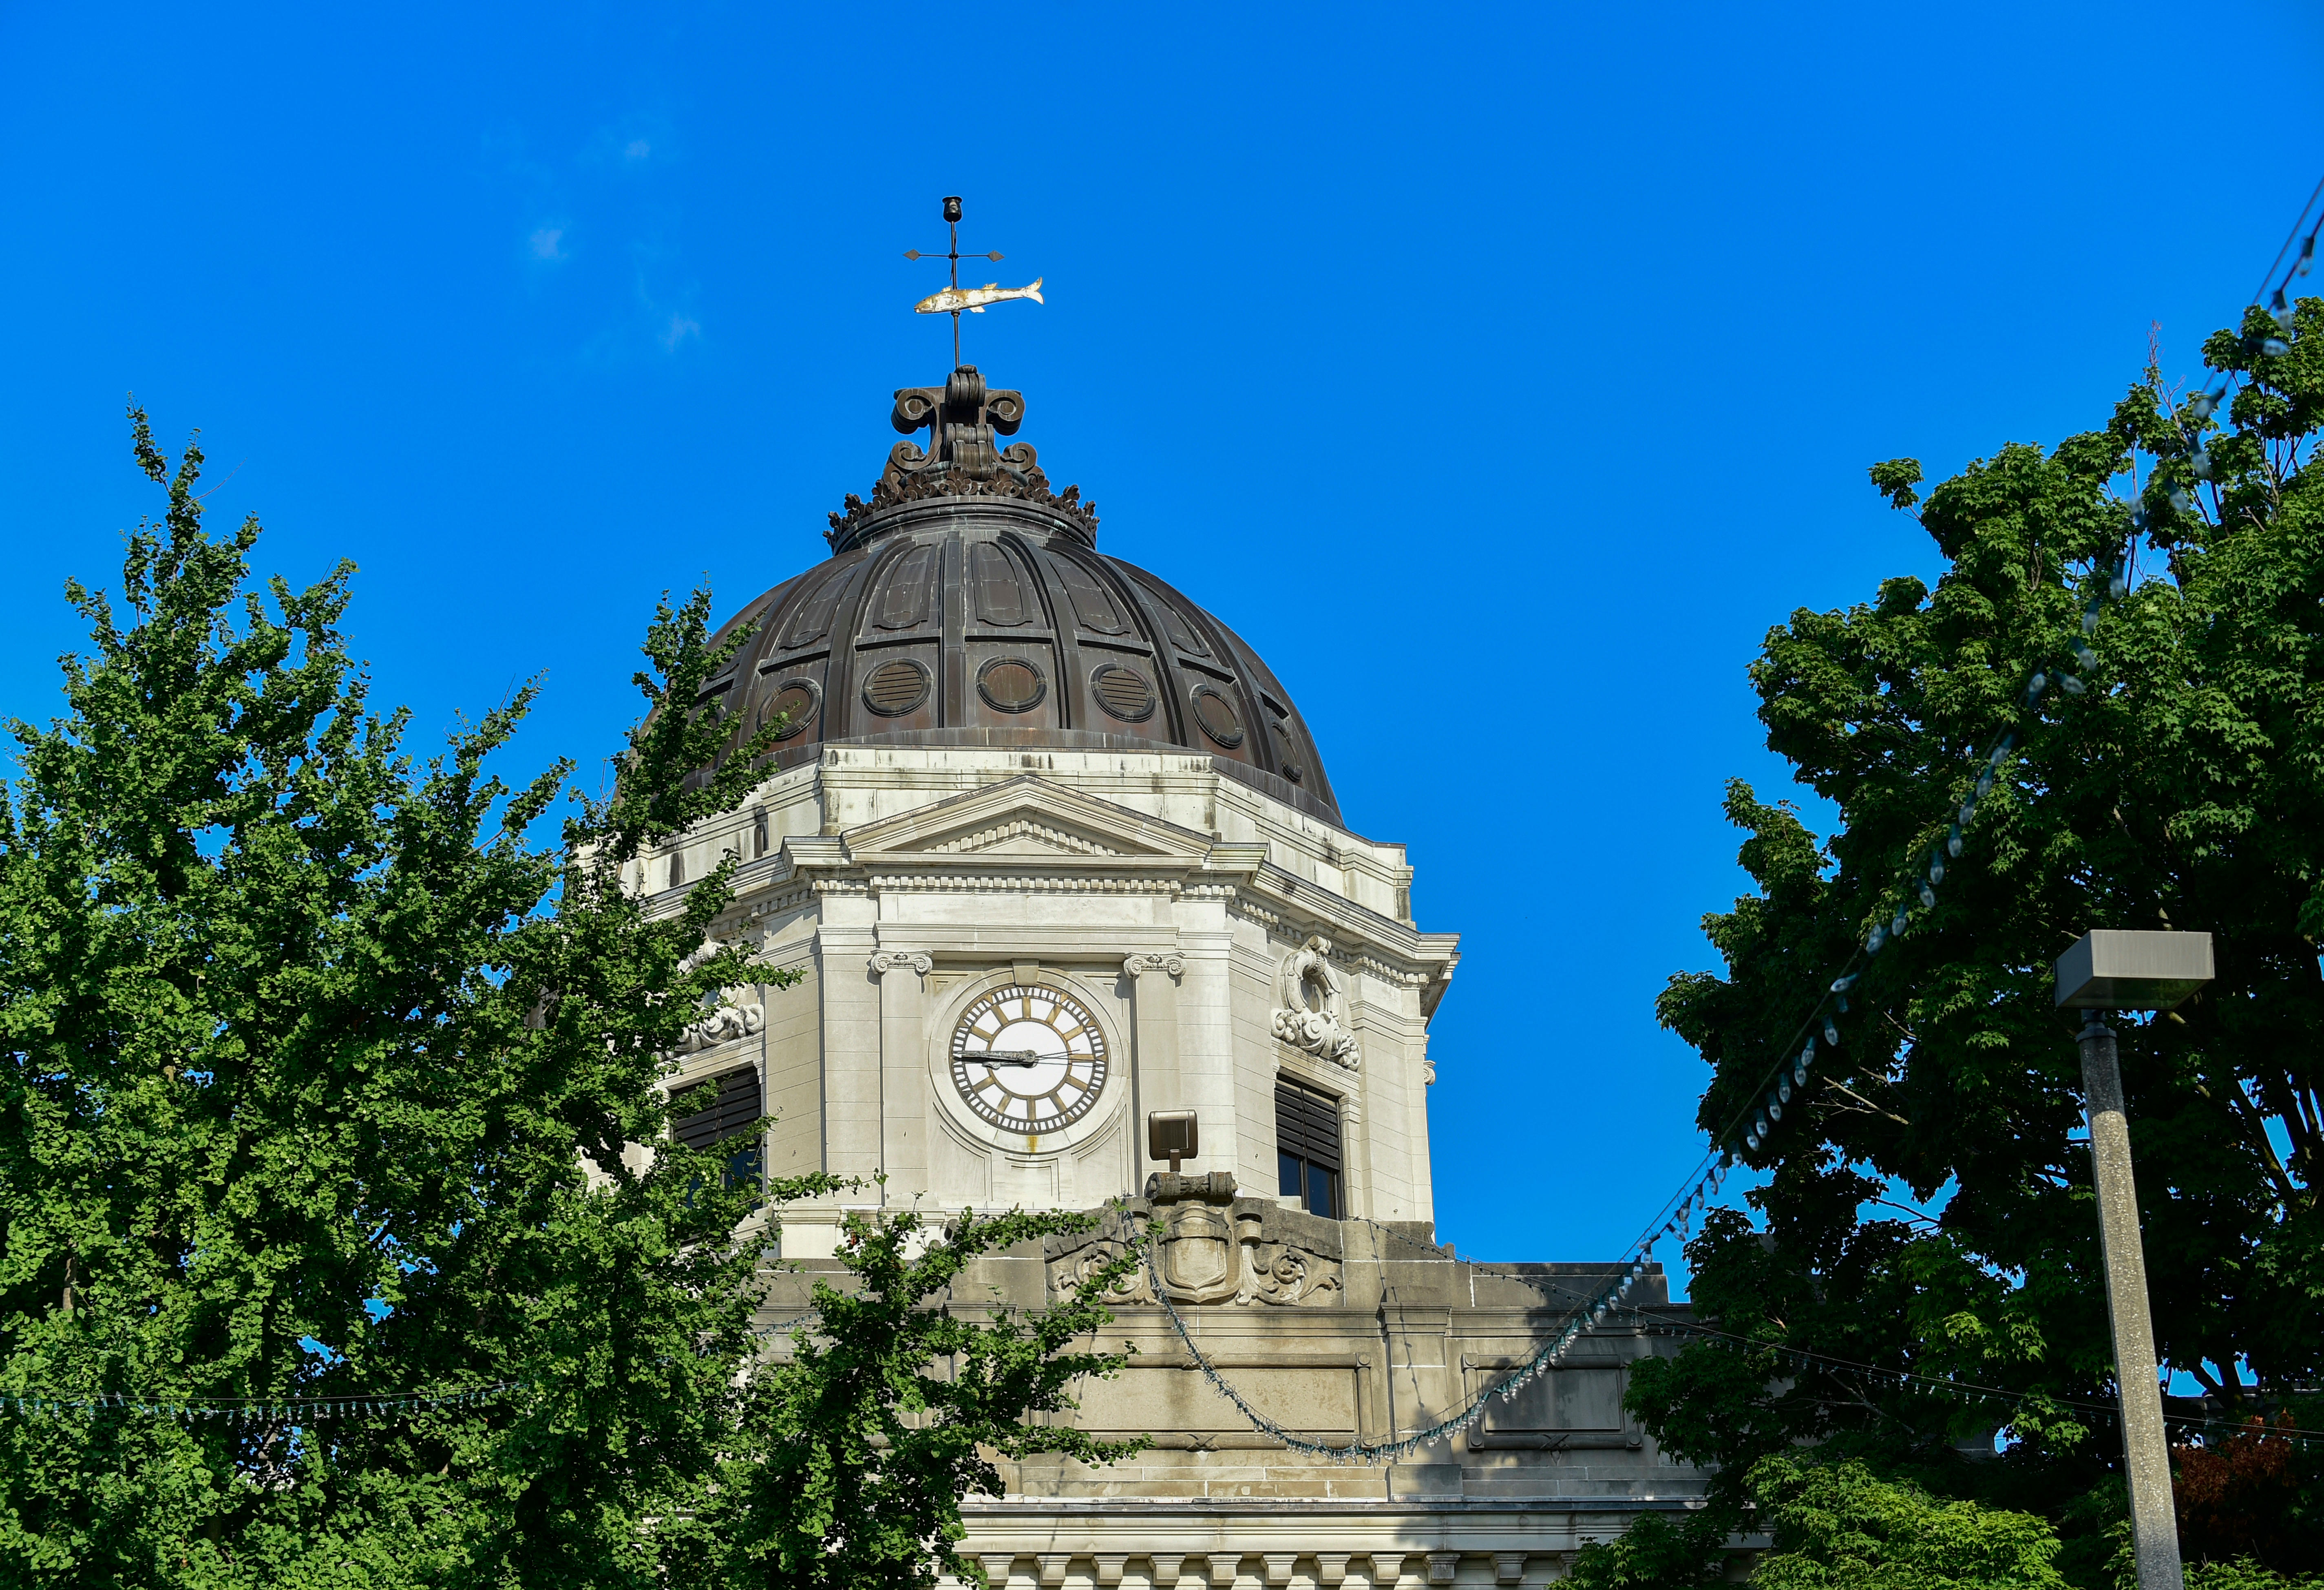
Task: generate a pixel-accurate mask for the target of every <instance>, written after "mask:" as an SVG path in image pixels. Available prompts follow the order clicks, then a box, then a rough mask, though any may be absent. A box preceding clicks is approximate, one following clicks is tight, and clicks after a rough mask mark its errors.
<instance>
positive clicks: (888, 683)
mask: <svg viewBox="0 0 2324 1590" xmlns="http://www.w3.org/2000/svg"><path fill="white" fill-rule="evenodd" d="M927 699H928V671H927V669H926V668H924V667H922V666H920V665H919V664H918V663H916V662H910V661H907V660H904V659H901V658H899V659H898V660H897V661H895V662H892V663H881V665H880V666H878V667H876V668H874V669H872V670H871V675H870V676H869V677H867V678H866V679H865V680H864V681H863V704H864V705H865V706H867V707H870V708H871V710H872V711H873V712H877V713H879V714H880V715H881V717H883V718H900V717H902V716H903V715H904V714H905V713H906V712H910V711H911V710H912V709H913V708H914V707H917V706H918V705H919V704H920V703H922V702H924V701H926V700H927Z"/></svg>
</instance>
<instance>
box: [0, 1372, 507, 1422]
mask: <svg viewBox="0 0 2324 1590" xmlns="http://www.w3.org/2000/svg"><path fill="white" fill-rule="evenodd" d="M531 1384H533V1381H532V1380H531V1379H530V1378H529V1377H528V1378H523V1379H518V1380H496V1381H493V1383H491V1384H489V1385H481V1386H467V1387H464V1388H462V1389H461V1390H459V1391H456V1392H391V1393H388V1394H386V1395H373V1396H362V1397H348V1396H331V1397H300V1396H289V1397H183V1398H180V1397H175V1396H170V1395H167V1394H157V1393H153V1392H143V1393H139V1392H95V1393H92V1394H88V1395H75V1394H69V1393H61V1392H10V1393H6V1394H0V1407H5V1408H6V1409H7V1410H8V1411H10V1412H14V1413H53V1414H78V1413H100V1412H106V1411H114V1410H119V1411H125V1412H131V1413H140V1414H144V1415H147V1416H149V1417H152V1418H157V1419H174V1420H177V1421H178V1422H179V1423H180V1424H190V1423H192V1422H194V1421H195V1420H226V1421H227V1422H229V1423H234V1424H288V1425H293V1426H300V1425H306V1424H313V1423H318V1422H320V1421H322V1420H349V1419H355V1420H363V1419H375V1418H382V1417H385V1418H393V1419H403V1418H409V1417H410V1416H411V1415H412V1414H415V1413H421V1412H426V1411H430V1410H433V1409H438V1408H466V1407H470V1406H474V1405H475V1404H478V1403H484V1402H500V1401H502V1400H503V1399H504V1398H506V1397H507V1396H508V1395H509V1394H510V1393H511V1392H517V1391H521V1390H522V1389H524V1388H525V1387H527V1386H529V1385H531Z"/></svg>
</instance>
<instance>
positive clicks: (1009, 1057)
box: [970, 1049, 1048, 1071]
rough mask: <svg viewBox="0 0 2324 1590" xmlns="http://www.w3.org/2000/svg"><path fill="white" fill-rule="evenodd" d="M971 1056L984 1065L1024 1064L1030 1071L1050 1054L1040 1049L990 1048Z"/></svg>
mask: <svg viewBox="0 0 2324 1590" xmlns="http://www.w3.org/2000/svg"><path fill="white" fill-rule="evenodd" d="M970 1058H971V1059H973V1060H975V1061H977V1062H980V1063H982V1064H984V1065H1014V1066H1022V1067H1024V1068H1025V1069H1026V1070H1028V1071H1029V1070H1031V1069H1032V1068H1033V1067H1035V1066H1037V1065H1038V1064H1040V1063H1041V1062H1043V1061H1044V1060H1046V1059H1047V1058H1048V1056H1047V1055H1045V1054H1043V1053H1042V1052H1040V1051H1039V1050H1037V1049H988V1050H986V1051H985V1052H983V1053H982V1054H977V1055H972V1056H970Z"/></svg>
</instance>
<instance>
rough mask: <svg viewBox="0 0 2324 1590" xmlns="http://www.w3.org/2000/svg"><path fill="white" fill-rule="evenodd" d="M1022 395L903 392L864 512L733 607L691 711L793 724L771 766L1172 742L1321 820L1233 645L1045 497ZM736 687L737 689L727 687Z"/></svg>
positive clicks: (1294, 724)
mask: <svg viewBox="0 0 2324 1590" xmlns="http://www.w3.org/2000/svg"><path fill="white" fill-rule="evenodd" d="M1023 412H1024V401H1023V399H1022V398H1021V397H1020V396H1019V394H1017V393H1015V392H1005V391H987V390H986V388H985V387H984V384H983V381H982V379H981V378H980V377H978V375H977V373H976V372H975V370H974V369H973V367H969V366H964V367H962V368H961V369H960V370H958V371H955V372H954V373H953V376H952V378H951V380H950V381H947V382H946V384H945V387H943V388H940V389H936V388H918V389H912V390H908V391H902V392H899V393H898V394H897V401H896V412H895V416H894V421H895V425H896V428H897V429H899V430H901V431H906V432H910V431H913V430H917V429H918V428H920V427H923V426H926V427H930V428H931V430H932V432H933V433H934V434H933V437H932V440H933V442H934V444H935V445H934V446H933V447H932V448H931V449H930V450H929V451H927V452H925V453H924V452H923V451H922V450H921V449H920V448H919V447H918V446H916V445H915V444H913V443H910V442H905V443H900V444H899V445H898V446H896V448H895V449H894V451H893V452H892V453H891V454H890V460H889V466H888V470H887V473H885V474H883V475H882V477H881V482H880V485H879V487H878V489H877V490H876V491H875V492H873V495H872V499H871V501H870V502H868V503H866V502H862V501H858V500H856V499H855V498H853V497H850V498H849V499H848V506H847V510H846V511H845V512H844V513H837V514H834V515H833V516H832V525H833V528H832V534H831V537H830V539H831V542H832V546H833V554H832V556H831V557H830V558H829V559H828V560H827V561H825V562H824V563H823V564H821V565H817V566H816V567H815V568H812V569H809V570H808V571H807V572H806V573H805V574H800V575H799V576H798V577H797V578H796V579H792V580H788V581H787V582H785V583H784V584H780V585H778V586H776V587H775V588H774V589H773V590H772V591H770V592H768V593H766V594H765V595H763V596H761V597H760V598H759V599H758V600H757V601H756V602H752V603H751V604H750V605H749V606H748V607H746V608H744V609H743V610H742V611H741V612H740V613H738V614H736V615H735V617H734V618H733V620H730V621H729V623H728V624H727V626H726V632H728V633H731V632H733V630H735V629H736V628H737V627H738V626H741V625H744V624H748V625H750V626H751V627H752V635H751V637H750V639H749V640H748V641H747V642H746V643H745V645H744V646H743V648H742V651H741V652H740V653H739V654H738V655H737V657H736V658H735V661H734V666H733V667H732V668H731V669H730V670H729V671H727V672H726V673H725V674H724V675H723V676H721V677H719V678H718V679H716V680H714V681H713V682H712V683H711V685H709V686H708V688H707V690H706V691H705V697H704V699H705V700H710V699H716V698H719V697H724V698H725V700H726V701H727V703H728V704H729V705H730V706H731V707H732V708H733V710H736V711H738V712H740V713H741V714H742V721H743V723H744V724H746V725H747V726H749V727H751V728H753V729H755V728H756V727H757V726H759V725H760V724H761V723H764V722H766V721H770V720H771V719H773V718H774V717H775V715H776V714H777V713H778V712H781V713H786V714H788V721H789V724H790V727H789V729H788V732H787V733H786V735H785V737H784V739H783V740H781V741H780V742H779V744H778V745H777V747H776V750H775V756H774V758H773V759H774V763H775V765H776V766H778V767H796V766H798V765H799V764H801V763H803V762H806V761H809V760H811V759H813V758H815V757H816V755H818V754H819V752H820V750H821V748H822V747H823V746H825V745H829V744H835V743H842V742H844V743H846V744H850V745H872V746H877V745H916V746H984V747H995V748H1008V749H1016V748H1019V747H1023V748H1028V749H1031V748H1056V749H1074V750H1152V749H1157V748H1168V749H1176V750H1182V751H1193V752H1198V753H1201V754H1203V755H1205V756H1208V757H1210V758H1213V761H1214V762H1215V763H1216V764H1217V766H1218V767H1219V768H1220V770H1221V771H1222V772H1224V773H1227V774H1229V775H1230V776H1231V777H1236V778H1238V779H1240V780H1241V781H1242V782H1244V783H1247V784H1250V785H1253V786H1257V787H1258V788H1259V789H1261V790H1264V791H1265V792H1267V793H1268V794H1269V795H1274V796H1276V797H1277V799H1279V800H1282V801H1285V802H1286V803H1287V804H1291V805H1294V806H1296V807H1298V808H1299V809H1300V810H1302V811H1305V812H1307V813H1311V814H1313V815H1314V816H1318V817H1321V818H1323V819H1325V820H1326V821H1328V822H1331V823H1334V824H1338V823H1340V810H1339V805H1338V804H1337V803H1336V802H1335V801H1333V798H1332V786H1331V784H1330V781H1329V780H1327V779H1326V778H1325V777H1324V776H1323V762H1322V760H1321V758H1318V757H1317V755H1316V754H1315V742H1314V739H1313V738H1312V737H1311V736H1310V735H1309V734H1308V732H1307V725H1306V723H1305V721H1303V720H1302V719H1301V718H1300V716H1299V712H1298V709H1297V708H1296V707H1295V706H1294V705H1292V703H1291V698H1290V696H1289V694H1286V692H1285V690H1284V688H1283V686H1282V685H1280V684H1279V683H1277V680H1276V678H1275V676H1274V675H1273V674H1272V673H1270V672H1268V667H1267V665H1266V664H1265V663H1262V662H1261V661H1259V657H1258V656H1257V654H1256V653H1254V652H1253V651H1252V650H1251V649H1250V647H1248V646H1246V645H1244V644H1243V643H1242V641H1241V639H1240V638H1239V637H1237V636H1236V635H1235V633H1234V632H1233V631H1232V630H1229V629H1228V628H1227V627H1226V626H1225V625H1224V624H1222V623H1221V622H1219V620H1217V619H1215V618H1213V617H1212V616H1211V615H1210V614H1209V613H1207V612H1205V611H1203V609H1201V608H1199V607H1197V606H1195V605H1194V603H1193V602H1189V601H1187V600H1186V599H1185V597H1184V596H1182V595H1180V594H1179V593H1177V592H1176V591H1175V590H1173V589H1172V588H1171V587H1170V586H1169V585H1167V584H1164V583H1163V582H1162V581H1161V580H1159V579H1157V578H1156V577H1155V576H1154V575H1152V574H1148V573H1147V572H1146V571H1145V570H1143V569H1140V568H1137V567H1135V566H1133V565H1130V564H1127V563H1124V562H1122V561H1121V560H1120V559H1119V558H1114V557H1108V556H1105V555H1104V554H1102V553H1101V552H1099V551H1098V550H1097V545H1096V543H1097V519H1096V515H1095V513H1094V512H1093V511H1092V510H1091V509H1090V508H1089V507H1088V506H1087V505H1086V504H1084V503H1083V502H1082V501H1080V500H1079V493H1078V492H1076V491H1074V490H1071V489H1068V490H1067V491H1066V492H1064V493H1062V494H1053V493H1051V492H1050V491H1049V489H1048V483H1047V479H1046V478H1045V477H1044V476H1043V475H1042V473H1041V472H1040V470H1039V468H1038V467H1037V465H1036V464H1035V462H1034V455H1033V450H1032V448H1030V447H1029V446H1024V445H1022V444H1019V445H1017V446H1010V447H1008V448H1005V449H1002V448H999V447H997V446H995V445H994V444H993V441H992V437H994V436H995V435H1000V436H1007V435H1010V434H1011V433H1013V432H1014V431H1015V430H1016V428H1017V425H1018V421H1019V419H1020V418H1021V417H1022V415H1023ZM730 693H731V694H730Z"/></svg>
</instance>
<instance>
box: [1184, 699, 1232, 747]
mask: <svg viewBox="0 0 2324 1590" xmlns="http://www.w3.org/2000/svg"><path fill="white" fill-rule="evenodd" d="M1194 721H1195V722H1197V723H1200V724H1201V725H1202V726H1203V733H1205V734H1207V735H1209V736H1210V737H1211V738H1212V739H1213V740H1216V741H1218V742H1219V744H1220V745H1222V746H1223V747H1224V748H1226V749H1228V750H1232V749H1234V748H1235V747H1237V746H1239V745H1240V744H1241V743H1242V720H1241V719H1240V718H1238V717H1236V716H1235V710H1234V703H1232V702H1231V701H1229V700H1228V699H1227V698H1226V697H1225V696H1223V695H1221V694H1219V693H1218V692H1217V691H1215V690H1213V689H1212V688H1211V687H1210V686H1209V685H1195V686H1194Z"/></svg>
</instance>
